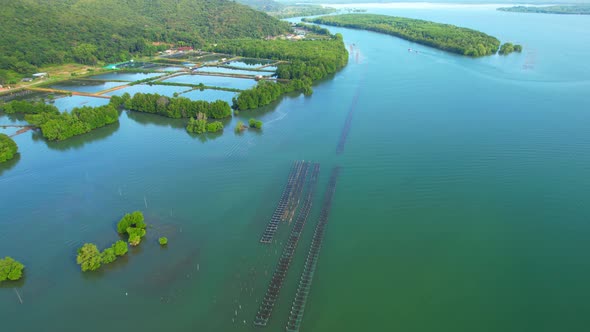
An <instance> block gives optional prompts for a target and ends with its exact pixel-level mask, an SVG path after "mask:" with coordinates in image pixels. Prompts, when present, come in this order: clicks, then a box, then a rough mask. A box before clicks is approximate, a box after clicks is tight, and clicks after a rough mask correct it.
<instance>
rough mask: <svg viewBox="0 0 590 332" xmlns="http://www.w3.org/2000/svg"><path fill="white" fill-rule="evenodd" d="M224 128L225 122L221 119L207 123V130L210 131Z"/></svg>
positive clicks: (213, 131) (214, 131)
mask: <svg viewBox="0 0 590 332" xmlns="http://www.w3.org/2000/svg"><path fill="white" fill-rule="evenodd" d="M222 130H223V124H222V123H221V122H219V121H215V122H211V123H208V124H207V131H208V132H210V133H216V132H218V131H222Z"/></svg>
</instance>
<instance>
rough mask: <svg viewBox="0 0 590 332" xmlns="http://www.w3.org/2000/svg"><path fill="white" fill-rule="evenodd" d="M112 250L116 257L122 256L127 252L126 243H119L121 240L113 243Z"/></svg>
mask: <svg viewBox="0 0 590 332" xmlns="http://www.w3.org/2000/svg"><path fill="white" fill-rule="evenodd" d="M112 248H113V249H114V250H115V255H117V256H123V255H125V254H126V253H127V251H128V250H129V247H128V246H127V242H125V241H121V240H119V241H117V242H115V243H114V244H113V246H112Z"/></svg>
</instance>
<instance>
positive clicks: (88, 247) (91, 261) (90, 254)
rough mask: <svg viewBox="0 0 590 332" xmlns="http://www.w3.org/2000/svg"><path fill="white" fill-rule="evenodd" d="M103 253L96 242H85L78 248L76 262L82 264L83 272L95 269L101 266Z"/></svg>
mask: <svg viewBox="0 0 590 332" xmlns="http://www.w3.org/2000/svg"><path fill="white" fill-rule="evenodd" d="M101 261H102V259H101V254H100V251H99V250H98V248H97V247H96V245H95V244H92V243H85V244H84V245H83V246H82V247H81V248H80V249H78V256H77V257H76V263H78V265H80V267H81V269H82V272H86V271H95V270H98V269H99V268H100V264H101Z"/></svg>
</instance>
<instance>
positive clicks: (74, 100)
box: [53, 96, 109, 112]
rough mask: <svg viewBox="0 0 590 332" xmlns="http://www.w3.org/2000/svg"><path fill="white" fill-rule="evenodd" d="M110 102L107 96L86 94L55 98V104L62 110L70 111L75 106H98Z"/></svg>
mask: <svg viewBox="0 0 590 332" xmlns="http://www.w3.org/2000/svg"><path fill="white" fill-rule="evenodd" d="M108 103H109V100H108V99H105V98H94V97H86V96H71V97H60V98H57V99H55V100H54V102H53V105H54V106H55V107H57V109H59V110H60V111H61V112H69V111H71V110H72V109H73V108H75V107H84V106H91V107H97V106H102V105H106V104H108Z"/></svg>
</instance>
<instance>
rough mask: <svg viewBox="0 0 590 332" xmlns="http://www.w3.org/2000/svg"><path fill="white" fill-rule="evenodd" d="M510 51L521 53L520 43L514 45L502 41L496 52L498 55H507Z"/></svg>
mask: <svg viewBox="0 0 590 332" xmlns="http://www.w3.org/2000/svg"><path fill="white" fill-rule="evenodd" d="M512 52H517V53H521V52H522V46H521V45H518V44H516V45H514V44H512V43H504V44H502V46H501V47H500V51H498V53H499V54H500V55H508V54H510V53H512Z"/></svg>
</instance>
